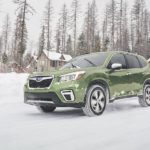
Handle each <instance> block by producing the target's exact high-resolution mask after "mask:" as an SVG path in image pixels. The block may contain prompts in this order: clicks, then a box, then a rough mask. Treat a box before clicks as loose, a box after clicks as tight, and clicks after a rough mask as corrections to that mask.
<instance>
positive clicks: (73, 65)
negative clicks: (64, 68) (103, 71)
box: [71, 63, 80, 69]
mask: <svg viewBox="0 0 150 150" xmlns="http://www.w3.org/2000/svg"><path fill="white" fill-rule="evenodd" d="M71 65H72V67H73V68H79V69H80V67H79V66H77V65H75V64H73V63H71Z"/></svg>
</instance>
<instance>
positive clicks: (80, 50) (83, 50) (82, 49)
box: [77, 32, 89, 56]
mask: <svg viewBox="0 0 150 150" xmlns="http://www.w3.org/2000/svg"><path fill="white" fill-rule="evenodd" d="M88 53H89V52H88V49H87V43H86V37H85V34H84V33H83V32H82V33H81V35H80V36H79V39H78V47H77V55H78V56H80V55H84V54H88Z"/></svg>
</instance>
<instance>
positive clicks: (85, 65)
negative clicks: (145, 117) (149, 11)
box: [24, 51, 150, 116]
mask: <svg viewBox="0 0 150 150" xmlns="http://www.w3.org/2000/svg"><path fill="white" fill-rule="evenodd" d="M126 97H138V99H139V103H140V105H141V106H143V107H147V106H150V66H149V64H148V63H147V61H146V60H145V58H143V57H142V56H139V55H135V54H131V53H126V52H114V51H112V52H99V53H92V54H88V55H83V56H79V57H76V58H74V59H72V60H71V61H70V62H68V63H67V64H65V65H64V66H63V67H62V68H61V69H59V70H57V71H54V72H44V73H33V74H31V75H30V76H29V77H28V79H27V83H26V84H25V86H24V101H25V103H27V104H30V105H35V106H37V107H38V108H39V109H40V110H42V111H43V112H46V113H47V112H53V111H54V110H55V109H56V107H75V108H82V109H83V112H84V113H85V114H86V115H87V116H98V115H101V114H102V113H103V112H104V110H105V108H106V105H107V104H108V103H110V102H114V101H115V100H117V99H121V98H126Z"/></svg>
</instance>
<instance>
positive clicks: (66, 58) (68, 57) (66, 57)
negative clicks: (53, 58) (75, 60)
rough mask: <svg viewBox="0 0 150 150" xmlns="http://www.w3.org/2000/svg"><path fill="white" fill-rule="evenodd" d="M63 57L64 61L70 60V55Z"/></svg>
mask: <svg viewBox="0 0 150 150" xmlns="http://www.w3.org/2000/svg"><path fill="white" fill-rule="evenodd" d="M63 56H64V58H65V60H66V61H69V60H71V59H72V57H71V56H70V55H66V54H63Z"/></svg>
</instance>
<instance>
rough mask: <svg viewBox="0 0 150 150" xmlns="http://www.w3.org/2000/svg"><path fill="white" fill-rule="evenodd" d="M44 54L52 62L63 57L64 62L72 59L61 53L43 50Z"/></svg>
mask: <svg viewBox="0 0 150 150" xmlns="http://www.w3.org/2000/svg"><path fill="white" fill-rule="evenodd" d="M44 54H45V55H46V56H47V57H48V58H49V59H50V60H54V61H61V60H62V59H61V57H62V56H63V57H64V59H65V61H69V60H71V59H72V57H71V56H70V55H66V54H61V53H56V52H51V51H47V50H44Z"/></svg>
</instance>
